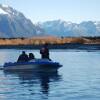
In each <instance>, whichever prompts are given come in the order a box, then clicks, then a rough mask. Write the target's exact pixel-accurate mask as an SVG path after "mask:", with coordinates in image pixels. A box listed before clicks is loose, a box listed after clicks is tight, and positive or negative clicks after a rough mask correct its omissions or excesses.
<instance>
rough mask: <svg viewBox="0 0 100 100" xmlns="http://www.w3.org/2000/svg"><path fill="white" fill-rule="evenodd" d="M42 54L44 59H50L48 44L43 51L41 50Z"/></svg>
mask: <svg viewBox="0 0 100 100" xmlns="http://www.w3.org/2000/svg"><path fill="white" fill-rule="evenodd" d="M40 54H41V58H42V59H50V58H49V49H48V47H47V44H45V45H44V46H43V47H42V48H41V49H40Z"/></svg>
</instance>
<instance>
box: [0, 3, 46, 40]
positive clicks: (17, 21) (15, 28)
mask: <svg viewBox="0 0 100 100" xmlns="http://www.w3.org/2000/svg"><path fill="white" fill-rule="evenodd" d="M43 34H44V30H42V29H41V28H40V27H38V26H36V25H34V24H33V23H32V22H31V21H30V20H29V19H27V18H26V17H25V16H24V15H23V14H22V13H21V12H19V11H17V10H15V9H13V8H12V7H9V6H7V5H1V4H0V38H16V37H32V36H35V35H43Z"/></svg>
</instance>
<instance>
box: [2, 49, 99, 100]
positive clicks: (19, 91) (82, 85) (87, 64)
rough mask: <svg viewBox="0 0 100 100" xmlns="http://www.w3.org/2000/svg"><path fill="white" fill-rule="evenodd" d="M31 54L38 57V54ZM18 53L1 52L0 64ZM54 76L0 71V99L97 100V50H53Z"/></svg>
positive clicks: (35, 51) (51, 53)
mask: <svg viewBox="0 0 100 100" xmlns="http://www.w3.org/2000/svg"><path fill="white" fill-rule="evenodd" d="M26 52H27V53H29V52H34V54H35V56H36V58H40V54H39V51H37V50H31V51H30V50H27V51H26ZM20 53H21V50H0V65H1V66H2V65H3V64H4V62H11V61H12V62H14V61H16V59H17V58H18V55H19V54H20ZM50 55H51V58H52V59H53V60H54V61H57V62H60V63H61V64H62V65H63V67H61V68H60V69H59V70H58V72H56V73H42V72H41V73H38V72H34V73H33V72H30V73H25V72H4V71H3V70H0V100H100V51H99V50H97V51H85V50H84V51H83V50H81V51H80V50H56V51H55V50H54V51H50Z"/></svg>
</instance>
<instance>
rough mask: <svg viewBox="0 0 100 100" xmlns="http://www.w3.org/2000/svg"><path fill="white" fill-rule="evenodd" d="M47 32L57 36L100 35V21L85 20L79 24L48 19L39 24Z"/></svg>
mask: <svg viewBox="0 0 100 100" xmlns="http://www.w3.org/2000/svg"><path fill="white" fill-rule="evenodd" d="M38 25H39V26H40V27H41V28H43V29H44V30H45V32H46V33H48V34H50V35H56V36H69V37H80V36H100V22H93V21H83V22H81V23H79V24H77V23H72V22H66V21H62V20H54V21H47V22H44V23H39V24H38Z"/></svg>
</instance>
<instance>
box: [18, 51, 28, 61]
mask: <svg viewBox="0 0 100 100" xmlns="http://www.w3.org/2000/svg"><path fill="white" fill-rule="evenodd" d="M27 61H28V55H27V54H26V53H25V51H22V54H21V55H20V56H19V57H18V60H17V62H27Z"/></svg>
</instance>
